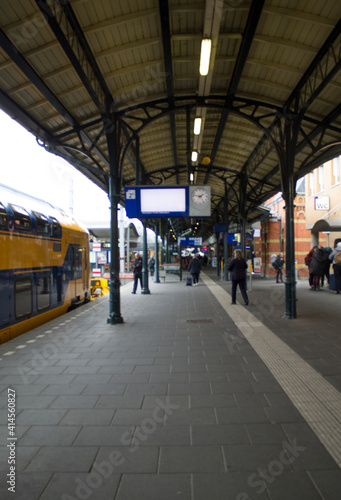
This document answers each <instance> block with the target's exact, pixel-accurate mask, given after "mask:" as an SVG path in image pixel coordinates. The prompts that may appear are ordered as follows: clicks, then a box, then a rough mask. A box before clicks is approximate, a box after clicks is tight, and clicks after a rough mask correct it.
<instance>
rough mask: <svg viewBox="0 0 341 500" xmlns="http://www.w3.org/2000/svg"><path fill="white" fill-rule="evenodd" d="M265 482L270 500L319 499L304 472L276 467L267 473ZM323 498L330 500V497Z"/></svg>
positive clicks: (316, 491)
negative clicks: (282, 469) (272, 499)
mask: <svg viewBox="0 0 341 500" xmlns="http://www.w3.org/2000/svg"><path fill="white" fill-rule="evenodd" d="M271 472H272V474H271ZM265 480H266V484H267V488H268V490H269V493H270V496H271V498H275V499H276V500H287V499H288V498H290V500H320V499H321V496H320V493H319V491H318V490H317V489H316V488H315V486H314V484H313V482H312V481H311V479H310V477H309V476H308V474H307V473H306V472H288V471H281V469H280V468H279V467H278V468H277V470H274V471H270V472H269V471H267V474H266V476H265ZM329 491H330V490H329ZM339 495H340V493H339ZM323 498H326V499H328V500H332V497H331V496H326V497H323ZM336 498H337V497H335V499H336ZM338 498H340V496H339V497H338Z"/></svg>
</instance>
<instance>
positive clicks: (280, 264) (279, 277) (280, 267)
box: [274, 253, 284, 283]
mask: <svg viewBox="0 0 341 500" xmlns="http://www.w3.org/2000/svg"><path fill="white" fill-rule="evenodd" d="M275 263H276V264H277V266H276V267H275V266H274V267H275V269H276V270H277V276H276V283H279V282H281V283H283V265H284V259H283V254H282V253H280V254H278V255H277V258H276V260H275Z"/></svg>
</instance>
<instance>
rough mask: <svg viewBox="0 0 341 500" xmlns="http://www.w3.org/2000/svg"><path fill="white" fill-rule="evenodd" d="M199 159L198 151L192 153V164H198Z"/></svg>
mask: <svg viewBox="0 0 341 500" xmlns="http://www.w3.org/2000/svg"><path fill="white" fill-rule="evenodd" d="M197 159H198V151H192V156H191V160H192V162H193V163H194V162H196V161H197Z"/></svg>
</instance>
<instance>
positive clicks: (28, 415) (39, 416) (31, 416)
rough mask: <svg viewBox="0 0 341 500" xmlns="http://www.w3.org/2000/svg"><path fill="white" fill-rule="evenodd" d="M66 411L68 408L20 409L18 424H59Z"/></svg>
mask: <svg viewBox="0 0 341 500" xmlns="http://www.w3.org/2000/svg"><path fill="white" fill-rule="evenodd" d="M66 412H67V410H66V409H64V410H57V409H40V410H31V409H27V410H22V411H20V413H19V414H18V415H17V418H16V420H17V424H18V425H57V424H58V423H59V422H60V421H61V419H62V418H63V417H64V415H65V414H66Z"/></svg>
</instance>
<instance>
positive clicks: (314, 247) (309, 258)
mask: <svg viewBox="0 0 341 500" xmlns="http://www.w3.org/2000/svg"><path fill="white" fill-rule="evenodd" d="M317 248H318V247H317V246H316V245H315V246H313V248H312V249H311V250H310V252H309V253H308V254H307V255H306V257H305V258H304V263H305V265H306V266H308V270H309V286H310V290H314V286H313V273H312V272H311V270H310V269H311V267H310V266H311V259H312V257H313V253H314V252H315V250H316V249H317Z"/></svg>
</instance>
